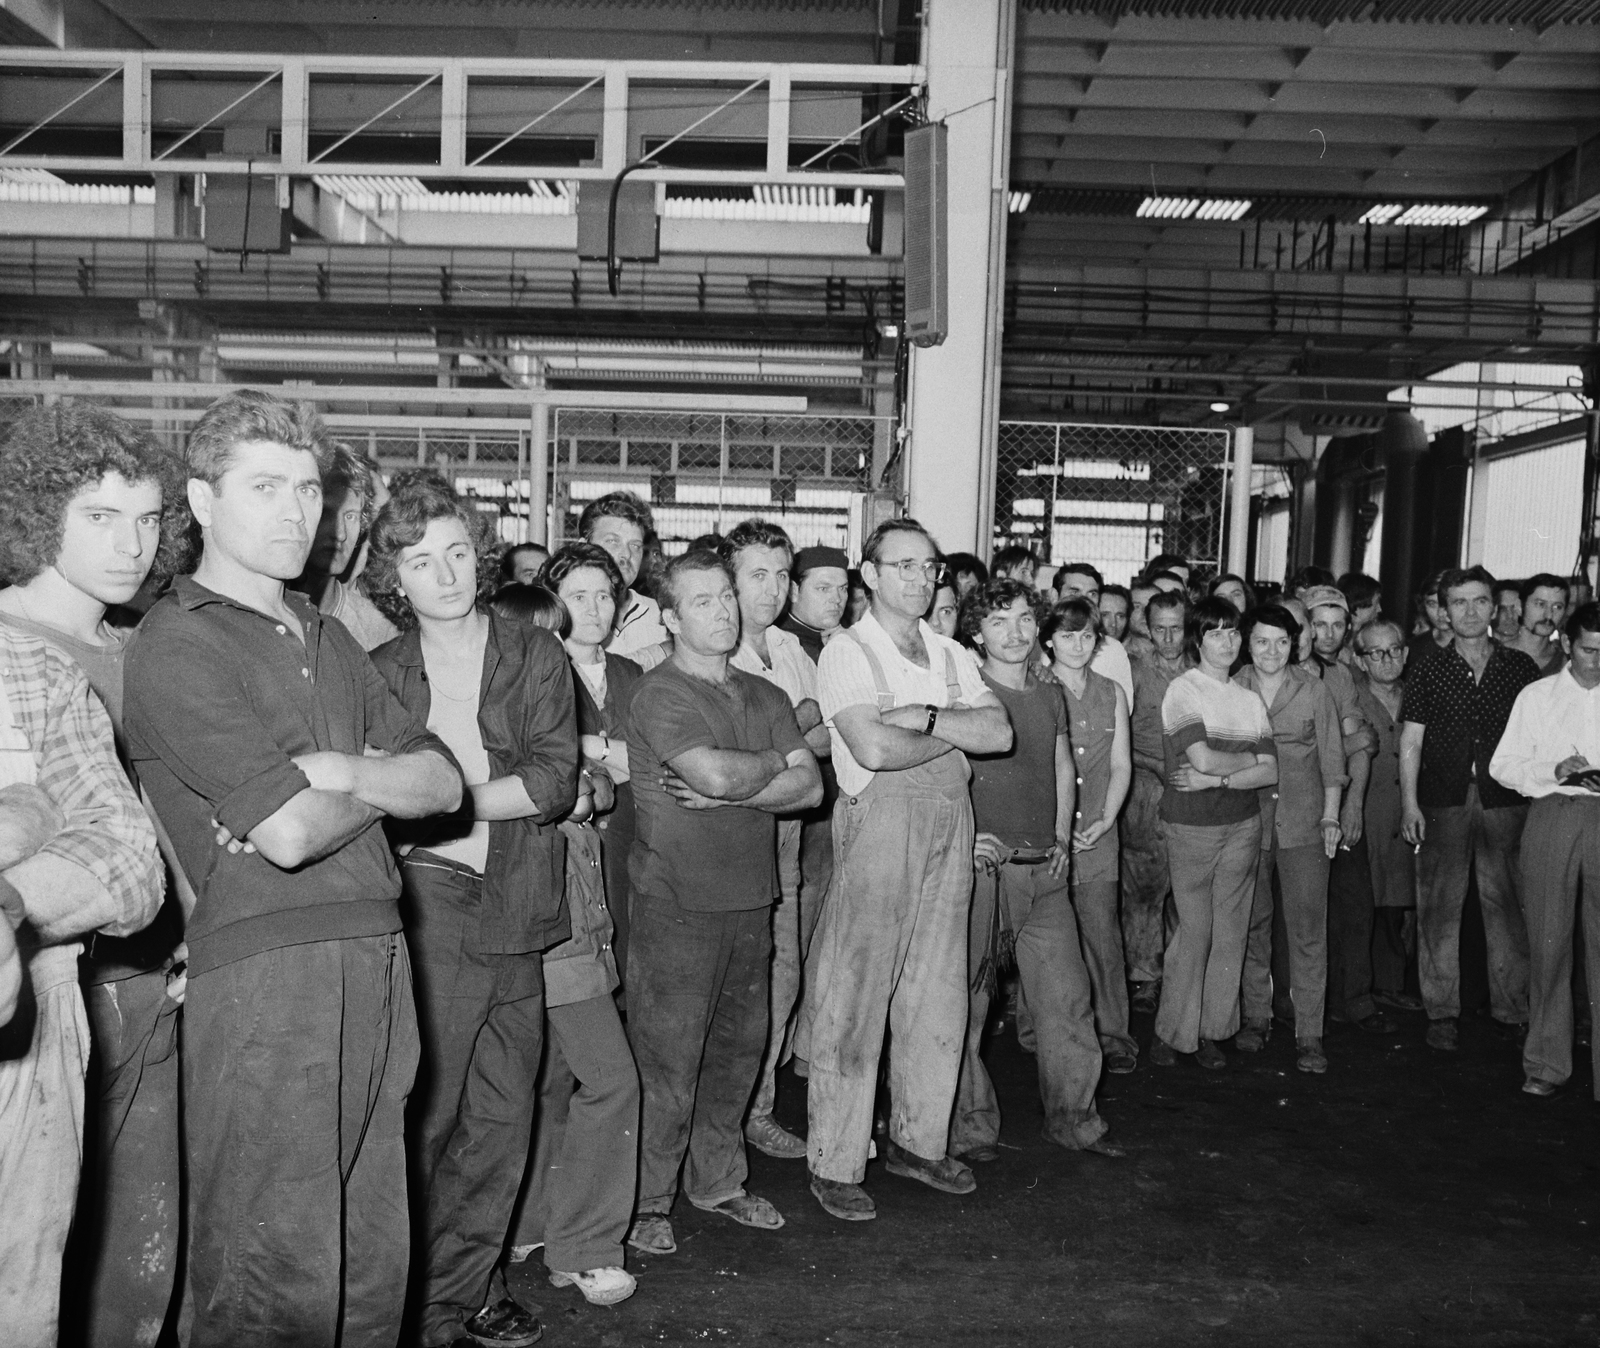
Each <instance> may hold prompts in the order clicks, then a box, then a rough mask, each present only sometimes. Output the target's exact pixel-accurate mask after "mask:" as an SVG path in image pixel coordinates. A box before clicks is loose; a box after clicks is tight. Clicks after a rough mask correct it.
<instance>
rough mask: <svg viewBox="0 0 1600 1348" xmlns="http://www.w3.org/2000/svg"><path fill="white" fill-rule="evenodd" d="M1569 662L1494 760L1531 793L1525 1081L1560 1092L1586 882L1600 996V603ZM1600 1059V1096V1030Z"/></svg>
mask: <svg viewBox="0 0 1600 1348" xmlns="http://www.w3.org/2000/svg"><path fill="white" fill-rule="evenodd" d="M1564 636H1565V638H1566V639H1565V641H1564V642H1563V646H1564V647H1565V651H1566V656H1567V660H1568V663H1567V666H1566V668H1565V669H1563V670H1561V671H1560V672H1559V673H1556V674H1551V675H1548V676H1547V677H1545V678H1542V679H1540V680H1539V681H1538V682H1537V683H1530V684H1529V685H1528V686H1527V687H1526V688H1524V689H1523V690H1522V691H1521V692H1520V693H1518V694H1517V700H1516V702H1515V704H1514V705H1513V706H1512V708H1511V715H1510V717H1509V718H1508V719H1507V721H1506V729H1505V733H1504V734H1503V735H1502V736H1501V737H1500V745H1499V747H1498V748H1497V749H1496V750H1495V751H1494V757H1493V758H1492V759H1491V760H1490V762H1489V771H1490V773H1491V774H1492V775H1493V776H1494V779H1495V780H1496V781H1497V782H1499V783H1500V784H1501V785H1503V786H1506V787H1508V788H1510V789H1511V790H1512V791H1516V792H1519V793H1520V794H1522V795H1524V796H1530V797H1532V799H1533V804H1532V805H1530V806H1529V807H1528V822H1527V824H1526V825H1525V826H1524V828H1523V830H1522V911H1523V915H1524V916H1525V917H1526V919H1527V923H1528V1037H1527V1039H1526V1041H1524V1043H1523V1046H1522V1069H1523V1071H1524V1072H1525V1073H1526V1080H1525V1081H1524V1082H1523V1083H1522V1089H1523V1090H1524V1091H1526V1092H1527V1093H1528V1094H1529V1095H1553V1094H1555V1090H1556V1087H1558V1086H1560V1085H1562V1084H1563V1083H1564V1082H1565V1081H1566V1080H1567V1078H1568V1077H1570V1076H1571V1075H1572V956H1573V950H1572V946H1573V910H1574V909H1575V908H1576V906H1577V899H1578V887H1579V884H1580V883H1581V884H1582V886H1583V895H1584V899H1583V956H1584V969H1585V972H1586V973H1587V975H1588V982H1589V1001H1590V1003H1591V1004H1595V1003H1600V604H1593V603H1589V604H1583V605H1581V606H1580V607H1579V608H1578V609H1577V610H1576V611H1575V612H1574V613H1573V615H1572V616H1571V617H1570V618H1569V619H1567V626H1566V632H1565V633H1564ZM1590 1052H1591V1055H1592V1056H1593V1058H1594V1067H1595V1073H1594V1091H1595V1098H1596V1099H1600V1039H1596V1040H1595V1042H1594V1043H1593V1045H1592V1047H1591V1049H1590Z"/></svg>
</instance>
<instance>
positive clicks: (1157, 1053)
mask: <svg viewBox="0 0 1600 1348" xmlns="http://www.w3.org/2000/svg"><path fill="white" fill-rule="evenodd" d="M1150 1061H1151V1062H1153V1063H1154V1064H1155V1065H1156V1066H1157V1067H1176V1066H1177V1064H1178V1050H1177V1049H1175V1048H1173V1047H1172V1045H1171V1044H1169V1043H1167V1041H1166V1040H1165V1039H1163V1038H1162V1037H1161V1036H1160V1035H1159V1034H1158V1035H1156V1036H1155V1038H1153V1039H1152V1040H1151V1041H1150Z"/></svg>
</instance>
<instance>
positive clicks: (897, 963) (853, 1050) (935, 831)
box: [807, 753, 972, 1184]
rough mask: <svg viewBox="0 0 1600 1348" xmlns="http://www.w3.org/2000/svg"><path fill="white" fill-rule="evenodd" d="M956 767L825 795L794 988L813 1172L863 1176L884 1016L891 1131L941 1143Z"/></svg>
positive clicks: (968, 857) (960, 792)
mask: <svg viewBox="0 0 1600 1348" xmlns="http://www.w3.org/2000/svg"><path fill="white" fill-rule="evenodd" d="M968 775H969V774H968V769H967V764H966V760H965V758H963V757H962V755H960V754H958V753H948V754H944V755H942V756H941V757H939V758H936V759H934V760H932V762H929V763H924V764H922V765H921V766H920V767H915V768H908V769H906V770H904V771H900V772H880V773H878V774H876V775H875V776H874V777H873V779H872V781H871V782H870V783H869V784H868V786H867V788H866V789H865V790H864V791H863V792H861V794H860V795H855V796H841V797H840V799H839V802H838V804H837V805H835V806H834V812H833V862H834V869H833V885H832V887H831V888H830V890H829V891H828V899H827V903H826V904H825V905H824V910H823V915H822V921H821V923H820V924H819V925H818V927H817V933H816V937H815V941H816V949H817V977H816V980H815V982H814V983H813V985H812V987H811V988H810V989H809V990H808V992H807V1004H808V1010H809V1013H810V1015H809V1020H810V1026H811V1043H810V1051H811V1079H810V1083H809V1088H808V1091H807V1103H808V1116H809V1136H808V1138H807V1159H808V1162H809V1164H810V1167H811V1170H812V1173H813V1174H816V1175H819V1176H821V1177H822V1178H823V1179H830V1180H838V1181H841V1182H844V1183H853V1184H859V1183H860V1182H861V1180H862V1178H863V1176H864V1175H865V1174H866V1166H867V1146H868V1144H869V1143H870V1142H871V1141H872V1109H873V1098H874V1096H875V1095H876V1092H877V1084H878V1059H879V1056H880V1055H881V1053H882V1051H883V1031H884V1023H885V1021H888V1022H889V1025H890V1027H891V1029H892V1032H893V1035H894V1046H893V1051H892V1053H891V1055H890V1061H889V1097H890V1115H889V1137H890V1140H891V1141H893V1142H894V1143H895V1144H896V1145H897V1146H900V1147H903V1148H905V1150H907V1151H909V1152H911V1153H913V1154H914V1155H917V1156H920V1157H922V1158H923V1159H925V1160H930V1161H933V1160H939V1159H942V1158H943V1157H944V1156H945V1155H946V1149H947V1147H948V1144H949V1133H950V1111H951V1107H952V1105H953V1104H954V1102H955V1094H956V1079H957V1077H958V1075H959V1074H960V1069H961V1054H962V1047H963V1044H964V1043H965V1040H966V1029H967V1004H968V997H967V912H968V909H969V907H970V904H971V898H972V804H971V802H970V800H969V799H968V795H967V778H968Z"/></svg>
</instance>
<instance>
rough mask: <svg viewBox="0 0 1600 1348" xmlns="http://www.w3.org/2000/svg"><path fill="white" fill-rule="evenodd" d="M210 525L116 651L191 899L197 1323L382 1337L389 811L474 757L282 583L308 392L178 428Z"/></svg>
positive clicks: (393, 884) (397, 1133) (392, 932)
mask: <svg viewBox="0 0 1600 1348" xmlns="http://www.w3.org/2000/svg"><path fill="white" fill-rule="evenodd" d="M186 458H187V460H188V468H189V483H188V493H189V506H190V509H191V510H192V511H193V512H194V516H195V519H196V521H197V522H198V523H199V525H200V531H201V537H202V539H203V551H202V553H201V558H200V565H199V568H198V570H196V572H195V574H194V575H193V577H182V578H180V579H179V580H178V581H177V582H176V583H175V584H174V586H173V588H172V590H171V591H169V592H168V594H167V595H166V596H165V597H164V598H162V599H161V600H160V601H159V602H158V603H157V604H156V605H155V607H154V608H153V609H151V611H150V613H149V614H148V615H147V616H146V618H145V621H144V623H143V625H142V626H141V628H140V630H139V634H138V636H137V637H136V638H135V640H134V642H133V645H132V648H131V649H130V651H129V653H128V661H127V674H126V697H127V710H126V716H127V731H128V746H129V752H130V755H131V757H132V759H133V763H134V767H135V770H136V771H137V772H138V774H139V777H140V780H141V781H142V782H143V783H144V785H145V787H146V789H147V790H148V791H149V793H150V797H151V800H152V801H153V803H154V804H155V807H156V810H157V813H158V814H159V815H160V817H161V820H162V823H163V824H164V825H165V826H166V828H167V831H168V832H169V833H170V834H171V836H172V841H173V845H174V848H175V849H176V851H177V854H178V859H179V861H180V863H181V864H182V866H183V869H184V871H185V872H186V873H187V874H188V875H189V877H190V878H191V879H192V880H193V882H194V884H195V888H196V891H197V894H198V900H197V902H196V905H195V910H194V914H193V917H192V919H191V920H190V923H189V929H188V943H189V988H188V994H187V999H186V1003H185V1005H186V1007H187V1012H186V1015H185V1018H184V1020H185V1035H184V1045H183V1053H184V1064H183V1067H184V1078H183V1090H184V1128H185V1155H186V1159H187V1177H188V1182H189V1198H188V1220H189V1226H188V1234H189V1267H188V1279H187V1287H186V1291H185V1305H184V1315H183V1319H184V1324H185V1328H186V1330H187V1342H188V1344H189V1345H190V1348H211V1346H212V1345H216V1346H217V1348H232V1345H236V1344H240V1343H244V1342H250V1343H256V1344H283V1345H285V1348H288V1345H294V1348H313V1346H320V1345H332V1344H334V1343H335V1342H343V1343H345V1344H351V1345H353V1344H367V1343H372V1344H376V1343H380V1342H385V1343H392V1342H393V1341H394V1339H395V1337H396V1335H397V1334H398V1332H399V1326H400V1313H401V1308H402V1306H403V1303H404V1300H405V1281H406V1262H407V1254H408V1250H407V1247H408V1243H409V1236H408V1229H407V1217H406V1180H405V1151H404V1144H403V1137H402V1117H401V1115H402V1109H403V1106H404V1103H405V1097H406V1093H407V1092H408V1091H409V1090H410V1089H411V1082H412V1078H413V1076H414V1075H415V1072H416V1067H417V1056H418V1042H417V1025H416V1016H415V1013H414V1011H413V1007H412V999H411V972H410V964H409V961H408V959H407V956H406V948H405V942H404V940H403V939H402V937H401V934H400V910H399V906H398V903H397V900H398V897H399V894H400V881H399V876H398V873H397V872H396V869H395V864H394V858H393V857H392V856H391V854H390V851H389V846H388V843H387V842H386V840H385V838H384V835H383V829H382V826H381V825H382V820H383V817H384V816H385V815H394V816H396V817H399V818H420V817H422V816H425V815H430V814H438V813H440V812H441V811H448V810H453V809H455V807H456V806H457V805H458V804H459V803H460V800H461V792H462V784H461V773H460V771H459V769H458V768H457V767H456V764H455V761H454V760H453V759H452V758H451V757H450V754H449V751H448V750H447V749H446V748H445V747H444V744H443V742H442V741H440V740H439V739H437V738H436V737H435V736H433V735H430V734H429V733H428V731H427V729H426V727H424V726H423V725H422V724H421V723H420V722H419V721H417V720H416V719H415V718H414V717H412V716H410V715H408V714H407V713H406V712H405V711H404V709H403V708H401V706H400V704H399V703H398V702H397V701H396V700H395V699H394V697H393V695H392V694H391V693H390V692H389V689H388V687H387V686H386V685H385V684H384V682H383V680H382V678H381V677H380V676H379V674H378V672H377V671H376V670H375V669H374V668H373V667H372V665H371V664H370V663H369V662H368V660H367V658H366V656H365V654H364V653H363V652H362V650H361V648H360V646H358V645H357V644H356V641H355V638H354V637H352V636H351V635H350V634H349V633H348V632H347V631H346V630H345V629H344V628H343V627H342V626H341V625H340V624H339V623H337V622H333V621H330V620H325V619H324V618H323V617H322V616H321V615H320V614H319V613H318V612H317V610H316V608H315V607H313V606H312V604H311V603H310V602H309V601H307V600H306V599H304V598H303V597H302V596H299V595H297V594H294V593H292V592H286V590H285V583H286V582H287V581H290V580H293V579H294V578H295V577H296V576H298V575H299V574H300V573H301V571H302V570H303V569H304V567H305V562H306V556H307V554H308V552H309V551H310V548H311V541H312V537H313V535H314V533H315V531H316V527H317V522H318V520H319V518H320V516H321V513H322V471H323V469H324V468H325V466H326V463H327V441H326V440H325V438H324V437H323V433H322V427H321V424H320V422H319V421H318V419H317V417H316V415H315V413H313V412H311V411H310V410H309V409H307V408H304V407H295V406H291V405H289V404H286V403H283V402H280V401H278V400H277V399H275V398H272V397H270V396H268V395H266V394H262V393H255V392H251V391H241V392H238V393H233V394H229V395H228V396H227V397H225V398H222V399H220V400H218V401H217V402H216V403H214V404H213V405H212V406H211V408H210V409H208V411H207V412H206V414H205V415H204V416H203V417H202V418H201V419H200V421H199V422H198V423H197V424H196V426H195V428H194V430H193V432H191V434H190V437H189V443H188V448H187V453H186Z"/></svg>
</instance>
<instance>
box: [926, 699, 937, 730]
mask: <svg viewBox="0 0 1600 1348" xmlns="http://www.w3.org/2000/svg"><path fill="white" fill-rule="evenodd" d="M924 705H925V706H926V707H927V708H928V724H927V725H925V726H923V727H922V733H923V734H924V735H931V734H933V723H934V722H935V721H937V720H938V719H939V709H938V708H937V707H936V706H934V705H933V703H931V702H928V703H925V704H924Z"/></svg>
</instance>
